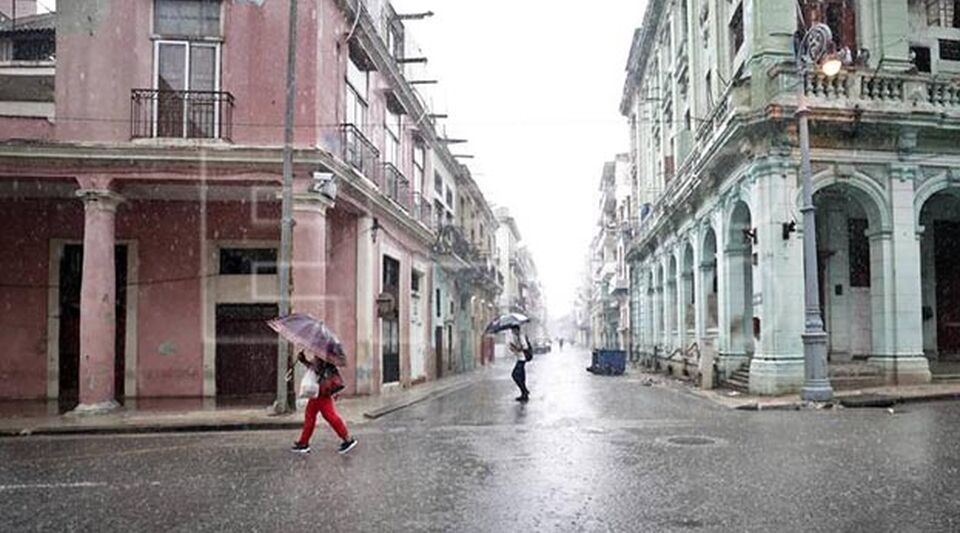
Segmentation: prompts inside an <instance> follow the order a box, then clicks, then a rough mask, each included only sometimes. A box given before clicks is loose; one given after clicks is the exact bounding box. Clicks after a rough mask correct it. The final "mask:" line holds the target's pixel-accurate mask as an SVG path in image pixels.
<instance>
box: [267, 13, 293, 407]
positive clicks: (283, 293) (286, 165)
mask: <svg viewBox="0 0 960 533" xmlns="http://www.w3.org/2000/svg"><path fill="white" fill-rule="evenodd" d="M289 1H290V18H289V28H288V30H287V102H286V114H285V116H284V121H283V189H282V194H281V197H282V198H281V215H280V272H279V275H280V316H287V315H289V314H290V307H291V306H290V275H291V265H290V263H291V258H292V257H293V117H294V98H295V96H296V87H297V0H289ZM289 353H290V343H288V342H287V341H285V340H281V342H280V345H279V346H278V349H277V399H276V401H275V402H274V404H273V411H274V413H276V414H281V413H286V412H287V411H288V410H289V409H290V408H291V407H292V406H290V405H288V402H287V370H288V367H287V362H288V359H289Z"/></svg>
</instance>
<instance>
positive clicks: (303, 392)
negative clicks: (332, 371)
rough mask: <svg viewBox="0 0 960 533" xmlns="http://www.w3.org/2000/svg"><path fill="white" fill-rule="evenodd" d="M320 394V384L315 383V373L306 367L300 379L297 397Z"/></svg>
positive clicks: (314, 396)
mask: <svg viewBox="0 0 960 533" xmlns="http://www.w3.org/2000/svg"><path fill="white" fill-rule="evenodd" d="M319 395H320V384H319V383H317V373H316V372H314V371H313V369H312V368H311V369H308V370H307V372H306V374H304V375H303V379H301V380H300V395H299V398H305V399H306V398H316V397H317V396H319Z"/></svg>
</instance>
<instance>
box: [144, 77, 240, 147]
mask: <svg viewBox="0 0 960 533" xmlns="http://www.w3.org/2000/svg"><path fill="white" fill-rule="evenodd" d="M130 128H131V131H130V136H131V137H133V138H134V139H144V138H171V139H223V140H228V141H229V140H230V139H231V138H232V136H233V95H231V94H230V93H228V92H223V91H164V90H159V89H133V90H132V91H131V92H130Z"/></svg>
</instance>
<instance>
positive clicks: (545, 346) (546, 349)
mask: <svg viewBox="0 0 960 533" xmlns="http://www.w3.org/2000/svg"><path fill="white" fill-rule="evenodd" d="M552 349H553V344H552V343H551V342H550V339H544V338H540V339H537V340H535V341H533V353H535V354H543V353H550V351H551V350H552Z"/></svg>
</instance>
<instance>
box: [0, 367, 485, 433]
mask: <svg viewBox="0 0 960 533" xmlns="http://www.w3.org/2000/svg"><path fill="white" fill-rule="evenodd" d="M496 366H498V365H492V366H486V367H483V368H479V369H477V370H474V371H470V372H467V373H464V374H458V375H455V376H451V377H448V378H443V379H441V380H439V381H431V382H427V383H423V384H420V385H417V386H415V387H412V388H409V389H402V390H396V391H387V392H385V393H383V394H381V395H380V396H369V397H355V398H344V399H341V400H339V401H338V402H337V411H338V412H339V413H340V416H341V417H343V419H344V421H346V422H347V424H348V425H357V424H361V423H363V422H365V421H369V420H371V419H376V418H379V417H381V416H384V415H386V414H389V413H391V412H394V411H396V410H399V409H403V408H404V407H407V406H410V405H413V404H416V403H419V402H422V401H426V400H430V399H433V398H439V397H442V396H444V395H447V394H450V393H452V392H455V391H457V390H460V389H462V388H465V387H468V386H470V385H472V384H473V383H476V382H477V381H479V380H481V379H483V378H484V376H486V375H488V373H489V372H492V371H495V370H494V369H495V368H496ZM27 403H28V402H20V404H23V406H26V404H27ZM2 407H3V408H2V409H0V412H3V413H17V412H18V402H4V404H3V406H2ZM20 411H23V410H22V409H21V410H20ZM302 424H303V411H302V409H301V410H298V411H297V412H295V413H290V414H285V415H273V414H271V413H270V412H269V408H268V407H250V408H236V407H234V408H215V407H211V408H208V409H193V410H177V411H172V410H168V411H163V410H155V411H150V410H136V409H131V410H128V409H120V410H118V411H115V412H113V413H109V414H104V415H87V416H75V415H69V414H67V415H57V414H52V415H42V414H41V415H37V414H28V415H26V416H19V415H17V414H8V415H5V416H4V417H3V418H0V437H12V436H27V435H76V434H121V433H174V432H197V431H249V430H270V429H274V430H275V429H299V428H300V427H301V425H302Z"/></svg>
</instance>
